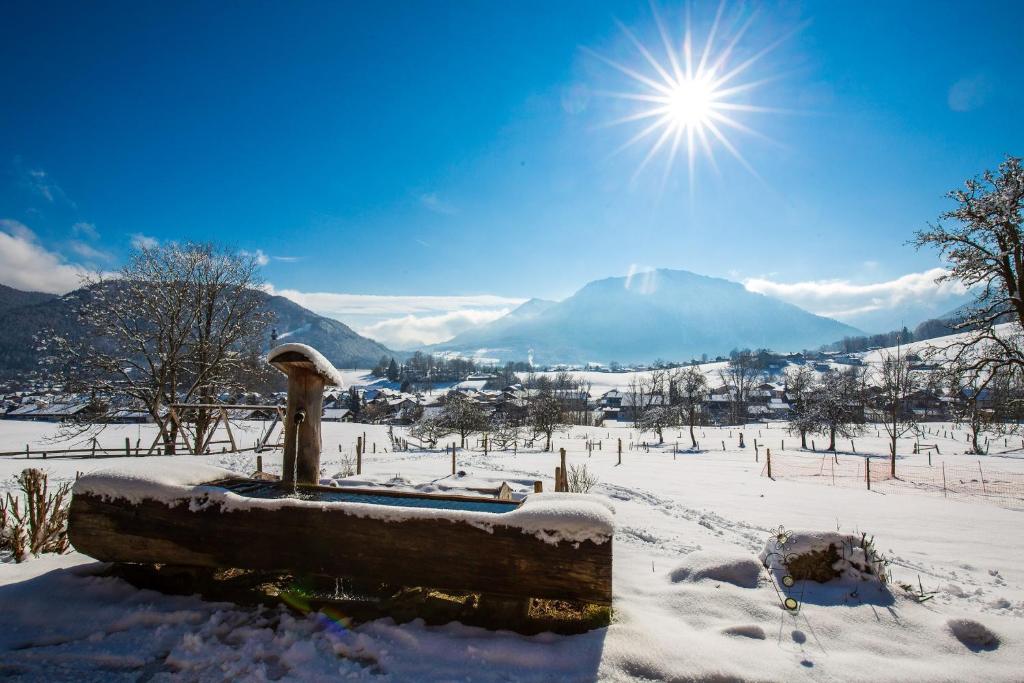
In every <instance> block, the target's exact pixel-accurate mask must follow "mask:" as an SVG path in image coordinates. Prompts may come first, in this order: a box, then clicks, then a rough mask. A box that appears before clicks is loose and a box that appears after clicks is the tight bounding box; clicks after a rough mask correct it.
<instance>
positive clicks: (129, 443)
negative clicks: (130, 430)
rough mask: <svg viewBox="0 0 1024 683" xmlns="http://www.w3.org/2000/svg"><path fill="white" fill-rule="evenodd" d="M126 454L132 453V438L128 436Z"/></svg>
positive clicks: (125, 443)
mask: <svg viewBox="0 0 1024 683" xmlns="http://www.w3.org/2000/svg"><path fill="white" fill-rule="evenodd" d="M124 454H125V455H131V454H132V440H131V439H129V438H128V437H127V436H126V437H124Z"/></svg>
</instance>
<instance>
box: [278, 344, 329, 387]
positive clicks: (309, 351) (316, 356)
mask: <svg viewBox="0 0 1024 683" xmlns="http://www.w3.org/2000/svg"><path fill="white" fill-rule="evenodd" d="M289 352H295V353H301V354H302V355H304V356H305V357H306V358H308V359H309V360H310V361H311V362H312V363H313V366H314V367H315V368H316V371H317V372H318V373H319V374H320V376H321V377H323V378H324V379H326V380H327V383H328V384H329V385H332V386H335V387H338V388H339V389H344V388H345V378H344V376H343V375H342V374H341V373H340V372H339V371H338V369H337V368H336V367H334V365H333V364H332V363H331V361H329V360H327V359H326V358H324V357H323V355H322V354H321V353H320V352H319V351H317V350H316V349H314V348H313V347H312V346H309V345H307V344H295V343H291V344H281V345H280V346H275V347H274V348H273V349H272V350H271V351H270V353H269V354H267V362H270V363H272V362H273V361H274V359H275V358H277V357H278V356H280V355H281V354H283V353H289Z"/></svg>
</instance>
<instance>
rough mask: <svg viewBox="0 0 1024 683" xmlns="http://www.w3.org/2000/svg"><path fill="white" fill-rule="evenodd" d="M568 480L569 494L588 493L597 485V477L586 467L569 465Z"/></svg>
mask: <svg viewBox="0 0 1024 683" xmlns="http://www.w3.org/2000/svg"><path fill="white" fill-rule="evenodd" d="M568 479H569V492H570V493H589V492H590V489H592V488H594V487H595V486H597V483H598V478H597V476H596V475H593V474H591V473H590V470H588V469H587V466H586V465H569V475H568Z"/></svg>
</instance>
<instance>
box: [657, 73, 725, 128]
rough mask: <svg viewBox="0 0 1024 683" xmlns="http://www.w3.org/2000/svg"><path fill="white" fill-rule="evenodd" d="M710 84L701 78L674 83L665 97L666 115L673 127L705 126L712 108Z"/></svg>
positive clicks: (712, 96) (712, 93)
mask: <svg viewBox="0 0 1024 683" xmlns="http://www.w3.org/2000/svg"><path fill="white" fill-rule="evenodd" d="M714 94H715V93H714V91H713V90H712V89H711V83H709V82H708V81H707V80H705V79H703V78H689V79H684V80H682V81H680V82H679V83H675V84H674V85H673V86H672V90H671V92H670V93H669V94H668V95H666V96H665V106H666V111H667V115H668V116H670V117H671V119H672V124H673V125H674V126H676V127H677V128H678V127H682V128H690V127H695V126H704V125H707V121H708V117H709V116H710V115H711V111H712V109H713V106H714Z"/></svg>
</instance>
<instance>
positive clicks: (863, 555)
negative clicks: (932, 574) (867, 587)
mask: <svg viewBox="0 0 1024 683" xmlns="http://www.w3.org/2000/svg"><path fill="white" fill-rule="evenodd" d="M760 559H761V563H762V564H763V565H764V566H765V567H766V568H767V569H768V570H769V571H770V572H772V574H774V575H775V578H776V580H777V581H778V582H779V583H780V585H790V584H791V583H792V582H794V581H800V580H802V579H806V580H809V581H815V582H817V583H828V582H829V581H833V580H836V579H838V580H840V581H843V582H858V581H874V582H876V583H885V582H886V580H887V577H886V572H885V567H886V564H887V561H886V559H885V558H884V557H883V556H881V555H879V554H878V552H877V551H876V550H875V547H874V543H873V539H870V538H868V536H867V534H861V535H860V536H857V535H854V534H841V533H838V532H832V531H785V530H781V528H780V531H779V532H778V533H775V534H774V535H773V536H771V537H770V538H769V539H768V542H767V543H766V544H765V548H764V550H763V551H761V555H760Z"/></svg>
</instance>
